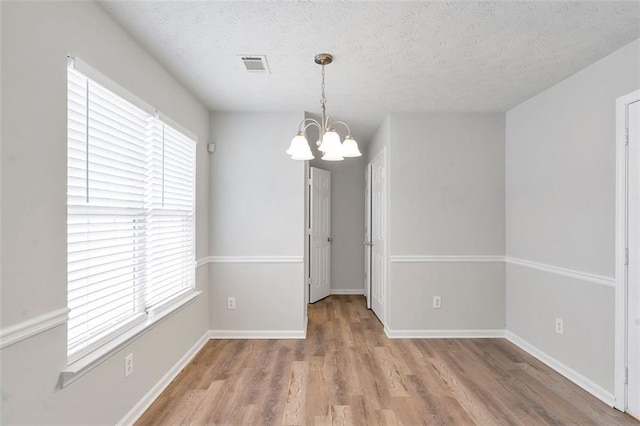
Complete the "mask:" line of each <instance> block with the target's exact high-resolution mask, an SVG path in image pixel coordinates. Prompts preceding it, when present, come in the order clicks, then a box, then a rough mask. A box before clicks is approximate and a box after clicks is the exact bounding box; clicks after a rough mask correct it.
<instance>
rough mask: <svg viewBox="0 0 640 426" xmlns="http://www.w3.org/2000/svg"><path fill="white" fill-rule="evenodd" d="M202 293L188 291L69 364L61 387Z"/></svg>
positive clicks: (60, 383) (61, 377)
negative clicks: (159, 310) (144, 319)
mask: <svg viewBox="0 0 640 426" xmlns="http://www.w3.org/2000/svg"><path fill="white" fill-rule="evenodd" d="M201 293H202V291H193V292H190V293H187V294H186V295H183V296H182V297H181V298H179V299H178V300H177V301H175V302H174V303H172V304H171V305H170V306H168V307H167V308H166V309H163V310H162V312H160V313H157V314H156V315H153V316H151V317H149V319H147V320H146V321H145V322H143V323H142V324H140V325H137V326H135V327H133V328H131V329H130V330H127V331H126V332H125V333H123V334H121V335H120V336H118V337H116V338H115V339H113V340H112V341H110V342H109V343H106V344H105V345H103V346H101V347H99V348H98V349H96V350H95V351H93V352H91V353H90V354H88V355H86V356H84V357H82V358H80V359H79V360H77V361H75V362H73V363H71V364H69V365H68V366H67V368H65V369H64V370H62V373H60V381H59V385H60V388H64V387H66V386H68V385H69V384H71V383H73V382H74V381H76V380H77V379H79V378H80V377H82V376H83V375H85V374H86V373H88V372H89V371H91V370H92V369H93V368H94V367H97V366H98V365H100V364H101V363H103V362H104V361H106V360H107V359H109V358H110V357H111V356H112V355H113V354H115V353H116V352H118V351H119V350H120V349H122V348H123V347H125V346H126V345H128V344H130V343H131V342H132V341H134V340H135V339H137V338H138V337H140V336H142V335H143V334H145V333H146V332H147V331H149V330H151V329H152V328H154V327H155V326H156V325H158V324H160V323H161V322H162V321H164V320H165V319H166V318H168V317H170V316H171V315H173V314H174V313H176V312H177V311H179V310H180V309H182V308H183V307H185V306H186V305H188V304H189V303H191V302H192V301H193V300H195V299H196V297H198V296H199V295H200V294H201Z"/></svg>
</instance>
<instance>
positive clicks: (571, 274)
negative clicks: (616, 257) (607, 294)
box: [506, 256, 616, 288]
mask: <svg viewBox="0 0 640 426" xmlns="http://www.w3.org/2000/svg"><path fill="white" fill-rule="evenodd" d="M506 262H507V263H508V264H511V265H518V266H523V267H525V268H529V269H535V270H537V271H542V272H547V273H550V274H554V275H560V276H562V277H567V278H573V279H575V280H579V281H586V282H589V283H592V284H598V285H603V286H605V287H611V288H615V286H616V280H615V278H612V277H605V276H602V275H596V274H590V273H588V272H582V271H576V270H574V269H567V268H561V267H559V266H553V265H547V264H545V263H538V262H533V261H530V260H524V259H518V258H516V257H509V256H507V257H506Z"/></svg>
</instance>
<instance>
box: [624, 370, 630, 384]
mask: <svg viewBox="0 0 640 426" xmlns="http://www.w3.org/2000/svg"><path fill="white" fill-rule="evenodd" d="M624 384H625V385H628V384H629V367H625V368H624Z"/></svg>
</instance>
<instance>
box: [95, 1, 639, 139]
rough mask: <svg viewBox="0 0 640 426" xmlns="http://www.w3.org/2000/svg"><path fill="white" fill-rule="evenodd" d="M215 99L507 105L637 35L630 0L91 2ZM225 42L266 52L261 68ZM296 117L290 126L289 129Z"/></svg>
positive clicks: (360, 121) (246, 107)
mask: <svg viewBox="0 0 640 426" xmlns="http://www.w3.org/2000/svg"><path fill="white" fill-rule="evenodd" d="M100 4H101V5H102V7H103V8H104V9H105V10H106V11H107V12H108V13H109V14H110V15H112V16H113V18H114V19H115V20H116V21H118V22H119V23H120V24H121V25H122V26H123V27H124V28H125V30H127V31H128V32H129V33H130V34H131V35H132V36H133V37H134V38H136V39H137V40H138V41H139V42H140V43H141V44H142V45H143V46H144V47H145V48H146V49H147V50H148V51H149V52H150V53H151V54H152V55H154V56H155V57H156V58H157V59H158V61H159V62H161V63H162V64H163V65H164V66H165V67H166V68H167V69H168V70H170V72H171V73H172V74H173V75H174V76H175V77H176V78H177V79H178V80H180V81H181V82H182V83H183V84H184V85H185V86H186V87H188V88H189V89H190V90H191V91H192V92H193V93H194V94H195V95H196V96H197V97H198V98H199V99H200V100H202V101H203V102H204V103H205V105H206V106H208V107H209V108H210V109H211V110H214V111H303V110H304V111H309V112H313V113H317V112H318V111H319V109H320V101H319V98H320V67H319V66H318V65H316V64H315V63H314V62H313V57H314V56H315V54H316V53H320V52H328V53H331V54H333V55H334V63H333V64H331V65H329V66H327V69H326V72H327V98H328V104H327V107H328V112H329V114H331V115H332V116H334V117H335V118H337V119H341V120H345V121H347V123H349V124H350V125H351V127H352V128H353V129H352V130H353V133H354V136H355V137H356V138H357V139H359V140H360V141H361V142H365V141H366V140H367V139H368V138H369V137H370V135H371V134H372V133H373V131H375V129H376V128H377V126H378V125H379V124H380V123H381V121H382V119H383V118H384V116H385V115H386V114H387V113H389V112H391V111H506V110H508V109H509V108H511V107H513V106H514V105H517V104H518V103H520V102H522V101H523V100H525V99H527V98H529V97H531V96H532V95H534V94H536V93H538V92H540V91H542V90H544V89H546V88H547V87H550V86H552V85H553V84H555V83H557V82H559V81H561V80H562V79H564V78H566V77H568V76H569V75H571V74H573V73H575V72H576V71H578V70H580V69H582V68H584V67H585V66H587V65H589V64H591V63H593V62H595V61H596V60H598V59H600V58H602V57H604V56H606V55H607V54H609V53H611V52H613V51H615V50H616V49H618V48H620V47H622V46H624V45H625V44H627V43H629V42H631V41H632V40H634V39H636V38H639V37H640V2H638V1H626V2H611V1H587V2H564V1H563V2H555V1H553V2H552V1H544V2H543V1H535V2H521V1H517V2H516V1H499V2H459V1H455V2H454V1H450V2H442V1H441V2H392V1H385V2H350V1H346V2H329V1H321V2H307V1H298V2H291V1H269V2H257V1H232V2H231V1H228V2H220V1H149V0H147V1H127V2H124V1H102V2H101V3H100ZM238 55H266V56H267V60H268V63H269V67H270V69H271V73H270V74H256V73H247V72H246V71H244V66H243V65H242V63H241V61H240V59H239V57H238ZM294 131H295V129H292V133H293V132H294Z"/></svg>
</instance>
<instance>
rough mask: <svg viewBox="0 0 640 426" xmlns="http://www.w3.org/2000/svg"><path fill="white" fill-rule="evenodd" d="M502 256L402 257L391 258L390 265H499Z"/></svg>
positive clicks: (502, 259)
mask: <svg viewBox="0 0 640 426" xmlns="http://www.w3.org/2000/svg"><path fill="white" fill-rule="evenodd" d="M501 262H504V256H502V255H428V256H421V255H402V256H391V263H501Z"/></svg>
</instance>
